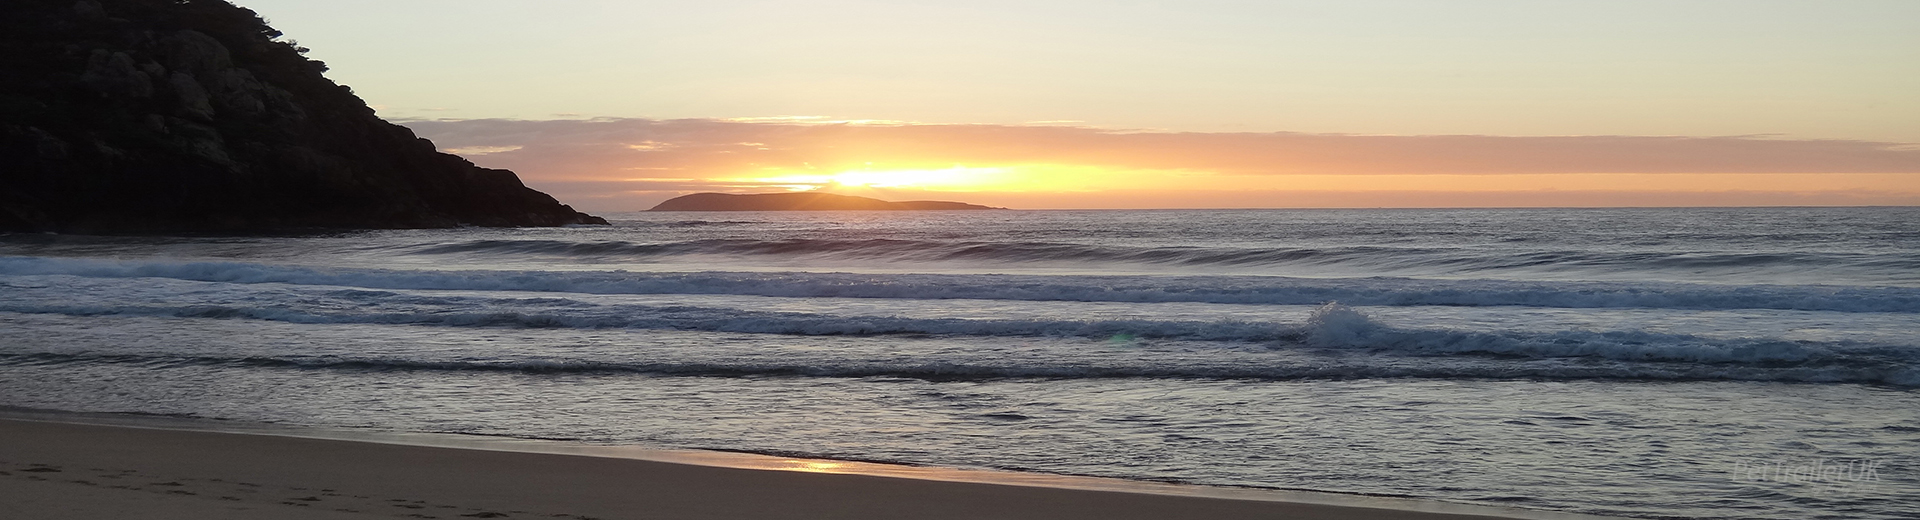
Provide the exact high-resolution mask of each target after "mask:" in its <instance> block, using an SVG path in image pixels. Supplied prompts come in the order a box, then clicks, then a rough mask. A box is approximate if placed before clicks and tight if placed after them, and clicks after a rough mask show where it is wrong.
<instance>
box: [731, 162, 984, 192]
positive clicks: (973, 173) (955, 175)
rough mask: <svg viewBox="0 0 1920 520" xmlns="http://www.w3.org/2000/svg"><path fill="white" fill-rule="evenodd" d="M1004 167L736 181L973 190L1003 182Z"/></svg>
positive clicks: (856, 172) (799, 186)
mask: <svg viewBox="0 0 1920 520" xmlns="http://www.w3.org/2000/svg"><path fill="white" fill-rule="evenodd" d="M1008 173H1010V170H1009V169H1007V168H968V167H965V166H954V167H952V168H946V169H938V170H931V169H922V170H848V171H842V172H839V173H831V174H824V175H823V174H790V175H776V176H769V177H755V178H748V179H738V180H739V181H745V182H754V183H763V184H774V185H784V186H790V187H793V188H795V189H812V188H816V187H823V186H849V187H863V188H917V189H926V190H942V191H974V190H979V189H981V188H985V187H990V186H995V185H999V184H1002V183H1004V181H1005V178H1006V177H1007V174H1008Z"/></svg>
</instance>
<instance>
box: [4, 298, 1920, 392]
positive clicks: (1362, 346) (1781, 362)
mask: <svg viewBox="0 0 1920 520" xmlns="http://www.w3.org/2000/svg"><path fill="white" fill-rule="evenodd" d="M550 303H552V304H554V305H556V306H560V307H567V305H566V304H567V302H565V301H564V300H560V301H555V302H550ZM342 308H351V306H343V305H336V304H335V302H317V303H315V304H314V305H312V306H311V307H310V308H300V307H298V306H295V305H290V304H279V305H269V306H264V307H240V306H231V305H188V306H166V305H118V306H80V305H75V306H63V305H19V304H9V303H0V311H6V312H18V313H44V314H65V315H78V316H103V315H131V316H167V317H182V318H215V319H257V320H269V321H279V322H289V323H304V324H380V325H416V326H441V327H516V328H573V329H640V330H649V329H651V330H679V331H701V332H729V333H757V334H786V335H807V336H833V335H852V336H870V335H919V336H954V337H1079V338H1093V339H1108V338H1142V339H1164V340H1183V341H1210V342H1233V343H1236V344H1240V345H1246V344H1261V345H1265V346H1267V347H1268V348H1280V349H1310V350H1318V351H1328V352H1348V353H1354V352H1359V353H1373V354H1390V355H1397V356H1413V357H1439V358H1445V357H1450V356H1479V357H1496V358H1515V359H1592V360H1607V361H1618V362H1629V363H1661V364H1681V365H1724V366H1744V367H1750V368H1769V369H1779V368H1818V369H1831V368H1844V369H1848V370H1867V371H1873V372H1874V373H1878V374H1882V376H1880V378H1879V379H1877V380H1880V381H1907V380H1909V379H1913V380H1915V381H1920V372H1916V371H1915V368H1916V367H1920V348H1915V346H1913V345H1879V344H1862V343H1857V342H1810V341H1784V340H1777V339H1768V338H1733V339H1724V338H1707V337H1700V336H1692V335H1685V334H1671V333H1658V332H1648V331H1636V330H1627V331H1589V330H1566V331H1557V332H1521V331H1467V330H1454V329H1415V328H1400V327H1392V326H1387V325H1383V324H1380V323H1378V322H1376V321H1374V320H1372V319H1371V318H1369V317H1367V316H1366V315H1365V314H1363V313H1360V312H1358V311H1355V310H1353V309H1351V308H1348V307H1346V306H1344V305H1340V304H1328V305H1325V306H1322V307H1321V308H1319V309H1317V310H1316V311H1315V312H1314V313H1313V315H1312V316H1311V317H1310V318H1309V319H1308V320H1306V321H1304V322H1301V323H1277V322H1249V321H1178V320H1139V319H1130V320H1009V319H957V318H907V317H896V316H830V315H818V314H807V313H792V312H766V311H751V310H741V309H730V308H705V307H692V306H664V307H656V306H643V305H618V306H608V307H603V308H585V309H583V308H564V309H557V310H558V312H534V311H532V310H531V308H525V309H523V310H516V311H469V310H457V309H458V308H453V309H450V308H448V307H437V306H426V307H421V308H416V309H410V310H408V311H403V312H354V311H351V310H340V309H342ZM1212 370H1214V371H1215V372H1217V371H1218V369H1212ZM1155 373H1158V372H1155ZM1176 373H1178V372H1169V373H1168V374H1176ZM1210 373H1212V372H1210ZM1142 374H1144V373H1142ZM1900 384H1905V383H1900Z"/></svg>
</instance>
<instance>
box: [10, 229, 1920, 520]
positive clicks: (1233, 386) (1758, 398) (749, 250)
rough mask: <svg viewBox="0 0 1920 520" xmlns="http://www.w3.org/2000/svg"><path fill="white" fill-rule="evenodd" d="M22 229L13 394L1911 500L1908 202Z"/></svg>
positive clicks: (1544, 497) (1918, 238)
mask: <svg viewBox="0 0 1920 520" xmlns="http://www.w3.org/2000/svg"><path fill="white" fill-rule="evenodd" d="M609 217H610V220H612V221H613V223H614V225H613V226H604V227H603V226H595V227H570V228H554V229H482V228H467V229H450V230H404V231H364V232H351V233H337V234H311V235H283V236H239V237H235V236H197V237H194V236H189V237H84V236H61V235H37V234H34V235H27V234H16V235H4V236H0V406H13V407H25V408H38V409H53V410H69V411H81V412H113V413H138V414H164V415H178V416H186V417H200V418H218V419H230V420H239V421H251V422H271V423H282V424H290V425H306V426H319V427H331V428H364V429H371V430H384V431H405V432H444V433H466V434H481V435H496V436H508V437H523V438H540V439H561V440H568V441H575V442H581V443H594V444H628V445H643V446H655V447H663V448H694V449H715V450H731V451H746V452H755V453H769V454H780V455H789V456H807V457H820V458H838V459H850V460H862V461H877V462H897V463H908V464H922V465H935V466H949V467H961V468H997V469H1008V470H1018V471H1030V472H1043V473H1058V474H1072V475H1091V476H1104V477H1116V478H1123V479H1134V480H1148V481H1165V482H1180V483H1191V484H1204V485H1216V486H1244V487H1254V488H1276V489H1297V490H1316V491H1328V492H1336V493H1356V494H1370V495H1385V496H1404V497H1416V498H1426V499H1434V500H1443V501H1453V502H1466V503H1478V504H1492V505H1501V506H1509V507H1520V508H1531V509H1541V510H1556V511H1571V512H1581V513H1593V514H1604V515H1619V516H1631V517H1646V518H1770V519H1772V518H1777V519H1808V518H1871V519H1894V518H1914V517H1916V516H1920V460H1917V459H1920V339H1916V333H1920V208H1768V209H1753V208H1738V209H1498V210H1494V209H1476V210H1231V211H1229V210H1220V211H956V212H794V213H762V212H727V213H682V212H674V213H632V214H615V215H609Z"/></svg>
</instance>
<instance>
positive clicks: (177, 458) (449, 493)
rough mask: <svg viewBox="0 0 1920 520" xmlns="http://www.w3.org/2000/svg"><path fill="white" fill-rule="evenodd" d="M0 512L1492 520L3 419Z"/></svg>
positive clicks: (45, 515)
mask: <svg viewBox="0 0 1920 520" xmlns="http://www.w3.org/2000/svg"><path fill="white" fill-rule="evenodd" d="M0 502H4V503H6V504H9V506H8V509H9V510H10V514H11V515H18V516H16V517H17V518H36V519H62V518H146V519H175V518H178V519H226V518H233V519H239V518H285V519H347V518H369V517H402V518H448V519H454V518H572V519H578V520H585V519H609V520H611V519H628V518H673V519H708V518H711V519H744V518H753V519H759V518H766V519H779V518H793V519H830V518H844V519H881V518H929V519H945V518H952V519H961V518H968V519H975V518H995V519H1020V518H1034V519H1075V518H1088V519H1092V518H1100V519H1134V518H1138V519H1149V518H1208V519H1234V518H1298V519H1316V518H1326V519H1334V518H1338V519H1379V520H1386V519H1409V520H1411V519H1421V520H1430V519H1470V518H1496V517H1492V516H1473V515H1456V514H1439V513H1423V512H1411V511H1399V510H1390V509H1372V508H1358V507H1344V506H1334V505H1320V504H1306V503H1290V502H1277V501H1262V500H1230V499H1218V498H1203V497H1183V496H1166V495H1154V494H1140V493H1119V492H1105V491H1087V490H1074V489H1054V488H1045V487H1029V486H1011V485H994V484H981V483H964V482H939V481H929V480H916V479H903V478H890V477H878V476H868V475H846V474H816V473H801V472H790V471H766V470H752V469H737V468H724V467H708V466H697V465H686V464H673V463H663V462H653V461H644V460H628V459H615V458H603V457H585V456H569V455H555V454H542V453H516V452H503V451H488V450H471V449H451V448H438V447H423V446H404V445H392V444H381V443H368V442H350V441H339V440H326V439H310V438H294V437H282V436H271V435H250V434H232V433H217V432H205V431H181V430H166V429H149V428H135V427H120V426H99V425H85V424H67V423H56V422H39V421H22V420H5V419H0Z"/></svg>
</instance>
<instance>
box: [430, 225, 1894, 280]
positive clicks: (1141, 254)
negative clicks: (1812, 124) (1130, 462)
mask: <svg viewBox="0 0 1920 520" xmlns="http://www.w3.org/2000/svg"><path fill="white" fill-rule="evenodd" d="M707 224H708V223H705V222H702V223H701V224H700V225H707ZM401 252H402V253H404V254H415V255H449V254H460V255H477V256H487V255H504V256H526V255H537V256H555V257H569V258H594V259H603V260H604V259H640V258H649V257H660V256H672V255H724V256H736V255H778V256H824V257H833V258H842V259H862V260H880V261H905V262H942V261H984V262H1067V263H1076V264H1078V263H1130V264H1163V265H1178V266H1190V267H1191V266H1267V265H1352V266H1370V267H1378V268H1388V269H1422V268H1424V269H1428V270H1441V271H1444V272H1451V273H1472V272H1485V271H1500V270H1511V269H1596V268H1598V269H1603V270H1604V269H1633V270H1700V269H1712V270H1728V269H1735V270H1750V269H1757V268H1785V269H1791V270H1805V269H1830V268H1832V267H1834V266H1837V265H1854V266H1859V267H1863V268H1869V269H1873V270H1894V271H1896V272H1897V271H1898V270H1913V269H1920V258H1915V257H1913V256H1911V255H1883V254H1872V253H1838V252H1797V251H1789V252H1768V253H1748V252H1681V251H1624V252H1611V251H1592V250H1565V251H1562V250H1537V251H1525V250H1521V251H1514V250H1498V251H1493V253H1496V254H1493V255H1489V254H1488V253H1489V252H1488V251H1485V250H1480V249H1463V248H1450V247H1386V246H1352V247H1267V248H1236V247H1165V246H1162V247H1148V246H1134V247H1129V246H1102V245H1089V244H1074V243H1060V242H997V241H996V242H987V241H957V242H949V241H929V240H904V239H886V238H867V239H802V238H790V239H779V240H753V239H732V238H728V239H703V240H690V241H680V242H660V243H634V242H628V241H619V240H615V241H565V240H499V239H496V240H473V241H466V242H458V243H451V244H433V245H421V246H407V247H404V248H401Z"/></svg>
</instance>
